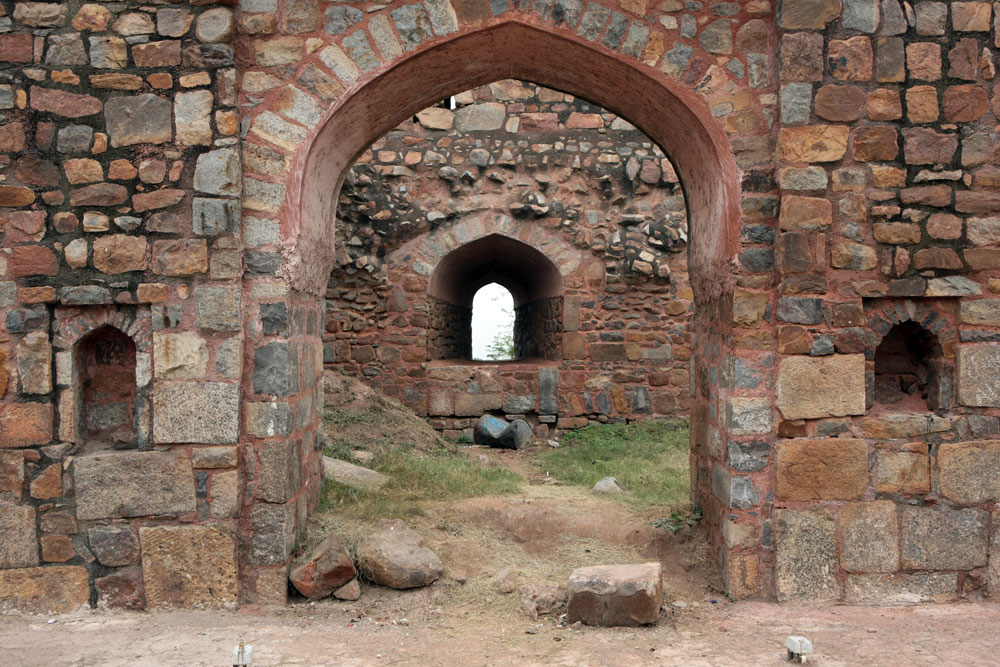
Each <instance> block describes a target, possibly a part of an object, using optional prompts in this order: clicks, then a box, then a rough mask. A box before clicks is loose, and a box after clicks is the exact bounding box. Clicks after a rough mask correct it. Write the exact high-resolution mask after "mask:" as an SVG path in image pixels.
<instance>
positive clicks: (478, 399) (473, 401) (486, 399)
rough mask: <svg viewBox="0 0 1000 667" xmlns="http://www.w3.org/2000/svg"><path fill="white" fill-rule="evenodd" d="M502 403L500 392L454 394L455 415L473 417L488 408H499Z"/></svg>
mask: <svg viewBox="0 0 1000 667" xmlns="http://www.w3.org/2000/svg"><path fill="white" fill-rule="evenodd" d="M502 405H503V399H502V397H501V395H500V394H493V393H490V394H465V393H461V394H455V415H456V416H458V417H475V416H477V415H482V414H483V413H485V412H489V411H490V410H499V409H500V408H501V407H502Z"/></svg>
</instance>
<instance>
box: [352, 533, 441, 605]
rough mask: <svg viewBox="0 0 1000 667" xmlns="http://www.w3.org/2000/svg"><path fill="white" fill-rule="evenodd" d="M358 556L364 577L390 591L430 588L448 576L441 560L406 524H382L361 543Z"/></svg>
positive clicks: (362, 539)
mask: <svg viewBox="0 0 1000 667" xmlns="http://www.w3.org/2000/svg"><path fill="white" fill-rule="evenodd" d="M356 555H357V559H358V569H360V570H361V572H362V574H364V575H365V576H366V577H367V578H368V579H370V580H371V581H373V582H375V583H376V584H379V585H381V586H387V587H389V588H398V589H405V588H418V587H420V586H427V585H428V584H432V583H434V582H435V581H437V580H438V578H440V577H441V575H442V574H444V565H443V564H442V563H441V559H440V558H438V557H437V554H435V553H434V552H433V551H431V550H430V549H429V548H427V545H426V544H424V538H422V537H420V535H419V534H418V533H417V532H416V531H414V530H411V529H410V528H407V527H406V526H405V525H404V524H403V522H402V521H387V522H383V523H381V524H379V526H378V527H376V528H375V529H374V530H373V531H372V532H371V533H369V534H368V535H365V536H364V537H362V538H361V539H360V540H359V541H358V544H357V549H356Z"/></svg>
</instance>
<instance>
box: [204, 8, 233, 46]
mask: <svg viewBox="0 0 1000 667" xmlns="http://www.w3.org/2000/svg"><path fill="white" fill-rule="evenodd" d="M234 28H235V25H234V21H233V12H232V10H231V9H229V8H228V7H216V8H214V9H209V10H208V11H206V12H202V13H201V14H199V15H198V21H197V23H196V24H195V27H194V34H195V36H196V37H197V38H198V41H200V42H203V43H205V44H222V43H226V42H228V41H229V40H230V39H231V38H232V36H233V33H234Z"/></svg>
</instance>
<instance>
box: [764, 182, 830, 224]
mask: <svg viewBox="0 0 1000 667" xmlns="http://www.w3.org/2000/svg"><path fill="white" fill-rule="evenodd" d="M824 187H825V184H824ZM778 224H779V225H780V227H781V229H782V230H784V231H810V232H818V231H825V230H826V229H827V228H829V227H830V225H831V224H833V204H831V202H830V201H829V200H828V199H826V198H821V197H801V196H797V195H786V196H784V197H782V198H781V212H780V214H779V218H778Z"/></svg>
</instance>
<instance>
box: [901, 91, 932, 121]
mask: <svg viewBox="0 0 1000 667" xmlns="http://www.w3.org/2000/svg"><path fill="white" fill-rule="evenodd" d="M940 115H941V113H940V111H939V110H938V97H937V89H936V88H934V87H933V86H913V87H911V88H907V89H906V117H907V118H908V119H909V121H910V122H911V123H933V122H934V121H936V120H937V119H938V116H940Z"/></svg>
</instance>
